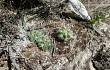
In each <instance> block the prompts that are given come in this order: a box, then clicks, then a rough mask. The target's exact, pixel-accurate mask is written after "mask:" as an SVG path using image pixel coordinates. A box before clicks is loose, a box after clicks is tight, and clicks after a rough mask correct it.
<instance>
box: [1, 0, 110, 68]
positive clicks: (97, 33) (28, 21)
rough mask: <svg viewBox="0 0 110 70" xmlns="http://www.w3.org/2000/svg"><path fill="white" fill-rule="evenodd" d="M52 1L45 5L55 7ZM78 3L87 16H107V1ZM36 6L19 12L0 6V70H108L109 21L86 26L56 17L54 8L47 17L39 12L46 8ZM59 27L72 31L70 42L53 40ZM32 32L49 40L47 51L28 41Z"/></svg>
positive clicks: (109, 65)
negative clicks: (81, 4)
mask: <svg viewBox="0 0 110 70" xmlns="http://www.w3.org/2000/svg"><path fill="white" fill-rule="evenodd" d="M53 1H54V0H53ZM59 1H60V0H59ZM56 2H57V1H56ZM56 2H55V4H54V3H49V4H53V5H54V6H55V5H57V4H58V3H56ZM82 3H83V4H84V5H85V6H86V8H87V10H88V12H89V14H90V15H91V17H93V16H94V14H95V13H100V12H101V13H102V14H106V15H108V14H110V1H109V0H82ZM39 7H40V6H38V8H37V7H35V8H25V9H24V10H22V11H21V10H20V12H19V11H17V10H16V9H14V8H12V7H10V6H8V7H7V4H5V5H2V4H1V5H0V70H106V69H108V70H110V21H109V20H110V18H106V19H105V20H98V21H97V22H95V23H94V24H89V23H88V22H83V21H77V20H75V19H73V18H71V19H70V18H66V17H64V16H60V15H59V14H58V13H55V12H54V11H56V9H58V8H56V9H55V10H51V12H52V14H50V13H49V15H47V13H41V12H42V11H45V10H46V6H43V7H44V8H41V9H40V10H39ZM39 13H40V14H39ZM42 14H43V15H42ZM44 16H46V18H45V17H44ZM61 26H66V27H67V28H69V29H70V30H72V32H73V38H72V39H71V40H69V41H66V42H62V41H59V40H58V39H57V38H56V37H54V32H55V29H56V28H57V27H61ZM33 29H35V30H41V31H42V32H43V33H45V34H46V35H48V36H49V37H50V39H51V41H52V47H51V48H50V49H49V50H48V51H43V50H42V49H40V48H39V47H38V45H37V44H36V43H33V42H30V40H29V37H28V34H29V33H30V31H32V30H33Z"/></svg>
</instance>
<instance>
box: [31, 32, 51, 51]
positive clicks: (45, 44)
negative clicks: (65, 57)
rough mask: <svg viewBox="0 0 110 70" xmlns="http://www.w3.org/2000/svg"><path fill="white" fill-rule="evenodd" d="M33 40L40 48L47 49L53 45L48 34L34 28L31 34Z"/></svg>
mask: <svg viewBox="0 0 110 70" xmlns="http://www.w3.org/2000/svg"><path fill="white" fill-rule="evenodd" d="M29 39H30V41H31V42H35V43H37V45H38V46H39V48H41V49H42V50H44V51H46V50H48V49H49V48H50V47H51V40H50V39H49V37H48V36H47V35H44V34H43V32H42V31H40V30H32V31H31V32H30V34H29Z"/></svg>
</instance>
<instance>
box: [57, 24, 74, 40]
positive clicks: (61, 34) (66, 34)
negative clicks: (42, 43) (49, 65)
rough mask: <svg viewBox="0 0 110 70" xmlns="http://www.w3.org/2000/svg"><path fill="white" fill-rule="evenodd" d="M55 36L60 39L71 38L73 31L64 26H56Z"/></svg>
mask: <svg viewBox="0 0 110 70" xmlns="http://www.w3.org/2000/svg"><path fill="white" fill-rule="evenodd" d="M56 34H57V37H58V38H59V39H60V40H63V41H68V40H70V39H72V38H73V32H72V31H71V30H70V29H69V28H66V27H65V26H62V27H58V28H57V30H56Z"/></svg>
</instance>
